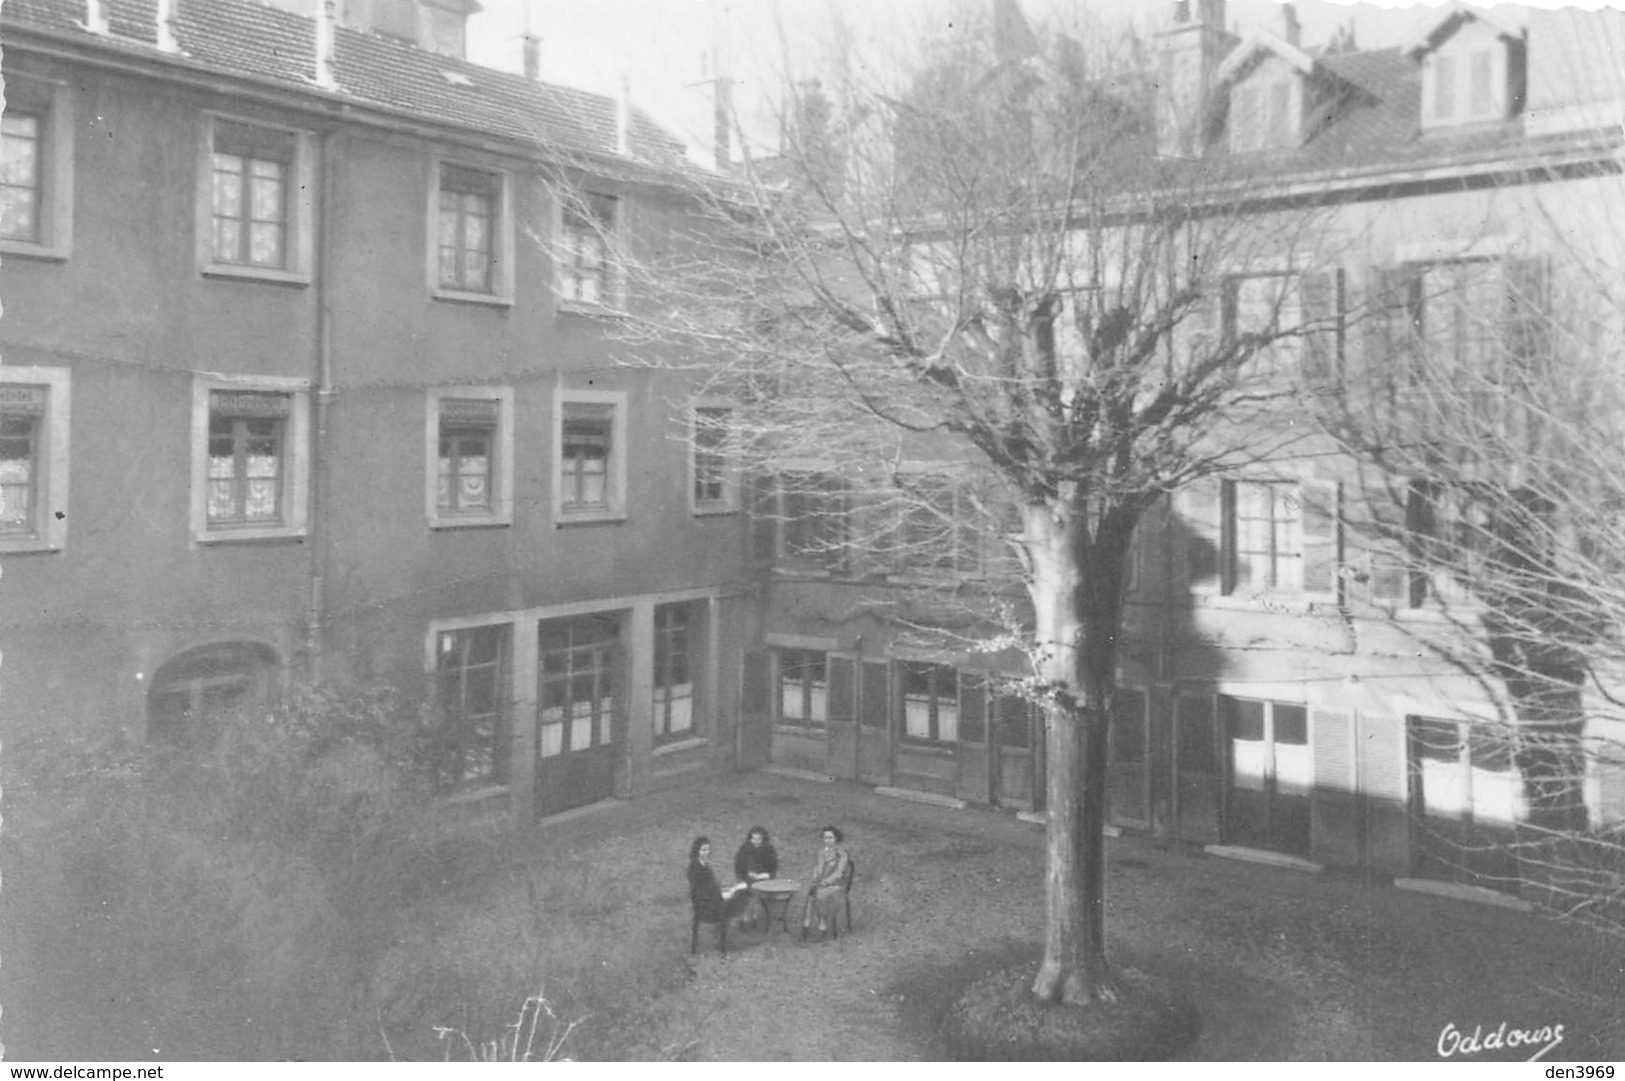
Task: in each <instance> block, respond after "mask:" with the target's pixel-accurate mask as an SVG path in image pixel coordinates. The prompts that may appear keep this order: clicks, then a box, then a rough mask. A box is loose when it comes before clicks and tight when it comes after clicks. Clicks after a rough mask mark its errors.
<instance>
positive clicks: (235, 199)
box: [212, 124, 294, 268]
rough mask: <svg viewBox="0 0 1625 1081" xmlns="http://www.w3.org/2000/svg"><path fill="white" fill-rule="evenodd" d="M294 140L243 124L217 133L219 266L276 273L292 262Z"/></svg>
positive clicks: (216, 257) (215, 210)
mask: <svg viewBox="0 0 1625 1081" xmlns="http://www.w3.org/2000/svg"><path fill="white" fill-rule="evenodd" d="M293 156H294V155H293V137H292V136H291V135H289V134H288V133H286V132H263V131H257V130H255V129H253V128H249V127H246V126H245V125H241V124H217V125H216V126H215V131H214V159H213V161H214V165H213V168H214V194H213V202H212V214H213V217H214V231H213V241H212V243H213V250H214V261H215V262H216V263H222V264H230V263H238V264H242V265H244V266H257V267H277V268H283V267H286V265H287V257H288V243H287V235H288V179H289V172H290V171H291V168H292V165H293Z"/></svg>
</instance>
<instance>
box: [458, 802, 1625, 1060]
mask: <svg viewBox="0 0 1625 1081" xmlns="http://www.w3.org/2000/svg"><path fill="white" fill-rule="evenodd" d="M826 822H832V823H835V824H837V825H839V826H840V827H841V828H842V829H843V830H844V831H845V833H846V837H847V847H848V849H849V850H850V851H851V852H852V853H853V855H854V857H855V858H856V860H857V862H858V872H859V873H858V881H857V885H856V888H855V890H854V895H853V917H854V921H855V929H854V932H853V933H852V934H851V935H850V936H848V935H846V934H843V935H842V936H841V938H840V939H839V940H838V941H833V942H809V943H806V944H803V943H802V942H801V941H800V940H799V937H798V936H796V935H793V934H792V935H788V936H787V935H785V934H783V933H782V932H780V931H779V930H777V929H774V930H772V931H770V932H768V933H765V934H763V933H755V934H752V933H749V932H745V933H736V934H734V935H731V936H730V955H729V956H728V957H727V958H723V957H722V956H720V955H719V954H718V953H717V950H716V939H715V930H714V928H710V927H703V928H702V929H701V952H700V955H699V956H698V957H695V958H690V956H689V954H688V932H689V906H688V898H687V890H686V884H685V881H684V878H683V868H684V861H685V858H686V854H687V849H688V844H689V842H690V841H691V840H692V838H693V837H694V836H695V835H696V834H698V833H705V834H707V835H709V836H710V837H711V838H712V839H713V842H714V844H715V849H716V852H717V854H718V857H719V858H718V863H719V864H721V865H723V866H729V865H731V860H732V853H733V851H734V849H735V848H736V847H737V845H738V844H739V842H740V841H741V840H742V839H743V838H744V836H745V832H746V830H747V829H748V828H749V827H750V826H751V825H752V824H756V823H759V824H761V825H764V826H766V827H767V828H768V830H769V831H770V832H771V833H772V834H773V837H774V840H775V842H776V844H777V846H778V849H779V852H780V857H781V864H782V870H783V873H786V874H789V875H793V876H797V877H801V878H805V877H806V874H807V869H808V868H809V867H810V865H811V864H812V861H813V859H814V856H815V854H816V849H817V844H818V841H817V837H818V830H819V828H820V827H821V826H822V825H823V824H824V823H826ZM1041 834H1042V831H1041V829H1040V828H1039V827H1037V826H1034V825H1031V824H1029V823H1025V822H1021V821H1018V820H1016V819H1014V818H1012V817H1010V816H1007V815H1003V814H999V813H995V812H990V811H980V810H966V811H951V810H943V809H939V808H936V807H931V806H925V805H918V804H911V803H906V802H902V801H899V800H895V799H889V798H886V797H882V796H877V795H875V794H874V793H872V792H869V791H867V790H864V789H861V788H858V787H855V786H850V785H840V784H815V783H811V782H806V781H801V780H798V779H793V778H785V777H778V776H774V775H770V774H762V773H756V774H747V775H742V776H740V777H737V778H730V779H728V780H726V781H724V782H721V783H716V784H713V785H711V786H710V787H709V788H706V789H691V790H684V791H675V792H668V793H661V794H657V795H654V796H651V797H647V798H645V799H642V800H639V801H637V802H634V803H629V804H623V805H616V806H613V807H611V808H609V809H606V810H602V811H593V812H590V813H588V814H586V815H584V816H582V817H579V818H576V819H573V820H570V821H566V822H560V823H555V824H549V825H546V826H544V827H541V828H539V829H535V830H530V831H526V832H525V833H524V834H522V835H521V836H520V838H519V840H518V841H517V850H516V851H514V852H512V853H510V854H507V855H504V856H503V857H502V859H501V860H500V861H499V862H500V864H501V867H502V873H500V874H489V873H486V874H480V875H479V876H477V877H476V878H475V879H473V880H471V881H470V883H469V885H470V886H471V887H475V888H474V889H473V890H472V892H471V893H469V895H468V896H467V897H466V899H465V900H464V901H463V902H460V904H461V906H462V911H461V914H460V915H459V916H457V917H456V918H455V919H460V920H462V921H465V922H466V923H467V926H468V928H470V929H472V928H477V927H479V926H482V925H484V924H486V923H488V922H489V920H490V916H489V912H490V911H491V908H492V906H493V904H496V905H497V906H498V907H500V905H501V903H502V902H500V900H499V899H500V898H501V897H504V896H506V897H508V898H509V901H508V902H507V903H510V904H511V903H513V900H514V899H515V898H518V897H519V896H520V895H521V893H523V895H524V896H525V897H526V898H527V899H528V897H529V896H532V895H534V896H535V897H536V902H537V904H536V907H537V918H536V919H535V921H534V925H535V927H536V928H537V931H536V934H537V935H538V936H539V937H538V938H537V940H536V942H535V943H534V944H535V945H536V947H537V951H536V953H535V956H536V958H537V959H538V960H539V963H540V965H541V967H542V968H543V969H544V970H545V973H546V975H547V977H548V980H549V986H550V987H551V988H554V989H556V990H557V992H558V994H559V995H560V996H561V1001H566V1000H567V1002H568V1008H569V1009H571V1010H574V1011H575V1012H576V1013H577V1014H578V1015H581V1016H583V1017H584V1020H583V1021H582V1024H581V1026H580V1027H579V1028H578V1029H577V1031H576V1032H575V1033H574V1034H573V1035H572V1037H571V1042H570V1044H569V1045H568V1046H567V1048H566V1053H569V1054H573V1055H574V1056H576V1057H581V1058H615V1057H640V1058H647V1057H657V1056H658V1057H681V1058H697V1059H711V1060H735V1059H791V1060H824V1059H882V1060H890V1059H921V1058H933V1057H941V1055H942V1053H943V1052H942V1050H941V1044H940V1042H939V1041H938V1040H936V1039H935V1033H934V1031H933V1025H934V1023H935V1017H936V1015H937V1011H938V1010H939V1009H940V1007H941V1005H942V998H943V995H944V993H945V990H946V989H948V988H950V987H951V984H950V983H949V982H948V981H945V980H944V979H943V975H942V974H943V973H944V972H945V971H947V970H950V969H951V970H953V971H955V972H957V973H958V974H960V975H965V974H969V973H973V972H975V971H977V970H979V969H981V968H986V967H991V966H993V965H995V964H998V963H1001V962H1003V961H1006V960H1008V959H1009V958H1010V957H1013V956H1021V955H1022V954H1023V953H1024V952H1031V951H1032V949H1033V947H1034V944H1035V943H1037V942H1038V941H1039V938H1040V935H1041V932H1042V927H1043V911H1042V897H1041V893H1040V887H1041V881H1042V870H1043V866H1042V859H1043V857H1042V849H1041V839H1042V837H1041ZM1108 860H1109V863H1110V866H1111V871H1110V875H1109V880H1108V890H1109V898H1108V906H1109V913H1108V923H1107V926H1108V933H1109V935H1110V938H1111V941H1112V943H1113V949H1114V951H1115V957H1116V959H1117V960H1119V961H1120V962H1122V963H1126V964H1131V965H1134V966H1135V967H1139V968H1142V969H1146V970H1151V971H1156V972H1159V973H1162V974H1166V975H1169V976H1172V977H1174V978H1175V979H1177V980H1179V981H1181V982H1182V983H1183V984H1184V985H1185V987H1186V988H1187V991H1188V993H1189V994H1190V995H1191V997H1192V998H1193V999H1194V1000H1195V1002H1196V1004H1197V1006H1198V1008H1199V1009H1200V1010H1201V1013H1202V1016H1203V1028H1202V1031H1201V1033H1200V1034H1199V1035H1198V1037H1197V1039H1196V1041H1195V1042H1194V1043H1193V1044H1192V1045H1191V1046H1190V1047H1189V1048H1187V1049H1186V1051H1185V1052H1183V1054H1182V1055H1181V1057H1183V1058H1189V1059H1205V1060H1215V1059H1218V1060H1223V1059H1282V1060H1315V1059H1332V1060H1349V1059H1401V1060H1431V1059H1436V1058H1437V1057H1438V1051H1437V1048H1438V1047H1439V1045H1440V1037H1441V1034H1443V1033H1444V1031H1445V1029H1446V1027H1447V1026H1454V1030H1455V1031H1456V1032H1458V1033H1460V1034H1462V1035H1463V1036H1466V1035H1470V1034H1471V1033H1472V1032H1473V1031H1474V1029H1475V1028H1478V1029H1479V1030H1480V1031H1481V1033H1482V1034H1483V1035H1488V1034H1489V1033H1490V1032H1493V1031H1495V1030H1496V1029H1497V1028H1498V1027H1499V1026H1501V1025H1502V1023H1503V1022H1504V1023H1505V1024H1506V1025H1507V1029H1508V1031H1510V1030H1511V1029H1514V1028H1517V1029H1525V1030H1534V1029H1538V1028H1540V1027H1542V1026H1546V1025H1553V1026H1555V1025H1558V1024H1561V1025H1562V1026H1563V1034H1564V1038H1563V1041H1562V1043H1561V1044H1559V1045H1558V1046H1557V1047H1556V1048H1554V1049H1553V1050H1552V1051H1551V1052H1550V1053H1549V1054H1548V1055H1546V1056H1545V1057H1546V1059H1547V1060H1562V1059H1576V1060H1591V1061H1596V1060H1609V1059H1619V1058H1621V1057H1622V1056H1625V1020H1622V1019H1621V1016H1620V1011H1619V1010H1618V1009H1617V1008H1616V1006H1615V1003H1616V1002H1618V1001H1620V999H1621V993H1622V991H1625V964H1622V958H1625V943H1620V942H1617V941H1610V940H1606V939H1599V938H1597V937H1596V936H1594V935H1592V934H1590V933H1588V932H1585V931H1583V930H1581V929H1578V928H1573V927H1566V926H1560V925H1556V924H1552V923H1549V922H1545V921H1542V920H1541V919H1539V918H1537V917H1533V916H1528V915H1524V914H1520V913H1517V912H1511V911H1506V910H1501V909H1495V908H1488V907H1484V906H1480V905H1473V904H1468V903H1465V902H1460V901H1455V900H1449V899H1444V898H1438V897H1431V896H1425V895H1419V894H1413V893H1407V892H1404V891H1399V890H1395V889H1393V888H1392V887H1390V886H1386V885H1382V884H1368V883H1366V882H1363V881H1361V880H1359V879H1357V878H1352V877H1342V876H1336V875H1306V874H1303V873H1300V872H1295V871H1290V870H1282V869H1277V868H1271V867H1262V866H1257V865H1252V864H1245V863H1238V862H1234V861H1229V860H1223V859H1217V858H1210V857H1204V856H1200V855H1193V854H1189V853H1184V852H1172V851H1163V850H1159V849H1158V848H1156V847H1154V846H1153V845H1152V844H1151V843H1150V842H1149V841H1148V840H1145V839H1139V838H1124V839H1121V840H1115V841H1111V842H1109V848H1108ZM525 882H530V883H533V885H529V886H522V884H523V883H525ZM452 918H453V917H451V916H448V919H452ZM454 922H455V920H454ZM792 927H794V921H792ZM459 940H461V939H459ZM1446 1043H1447V1046H1448V1045H1449V1043H1450V1038H1449V1037H1446ZM1528 1053H1529V1052H1528V1050H1527V1049H1524V1050H1523V1051H1521V1052H1511V1053H1509V1052H1506V1051H1501V1052H1494V1051H1480V1052H1478V1053H1476V1054H1464V1053H1461V1052H1460V1051H1459V1050H1458V1053H1457V1054H1456V1055H1455V1056H1454V1057H1455V1058H1457V1059H1467V1060H1471V1061H1487V1060H1495V1059H1521V1058H1526V1057H1528Z"/></svg>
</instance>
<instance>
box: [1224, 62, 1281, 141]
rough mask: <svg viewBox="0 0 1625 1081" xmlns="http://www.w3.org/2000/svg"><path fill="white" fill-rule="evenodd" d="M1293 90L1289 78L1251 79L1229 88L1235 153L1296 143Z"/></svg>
mask: <svg viewBox="0 0 1625 1081" xmlns="http://www.w3.org/2000/svg"><path fill="white" fill-rule="evenodd" d="M1293 90H1294V87H1293V84H1292V81H1291V80H1290V78H1288V79H1281V78H1276V79H1268V78H1265V79H1248V80H1246V81H1243V82H1240V83H1237V84H1236V85H1235V87H1234V88H1233V89H1232V90H1231V91H1230V150H1231V152H1232V153H1235V154H1246V153H1251V152H1252V151H1255V150H1278V149H1281V148H1283V147H1290V146H1293V145H1295V144H1296V141H1297V125H1296V124H1295V123H1294V118H1293V116H1292V102H1293V98H1294V96H1295V95H1294V93H1293Z"/></svg>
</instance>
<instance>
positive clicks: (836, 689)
mask: <svg viewBox="0 0 1625 1081" xmlns="http://www.w3.org/2000/svg"><path fill="white" fill-rule="evenodd" d="M827 663H828V669H827V670H828V673H829V675H828V679H829V684H828V694H827V697H826V698H825V707H824V708H825V714H824V723H825V725H826V733H827V737H828V740H829V742H828V743H827V744H826V750H825V755H826V757H825V760H824V770H825V772H827V773H828V774H829V775H830V776H831V777H838V778H840V779H842V780H855V779H856V778H857V776H858V709H857V704H858V688H857V663H858V662H857V660H856V659H855V658H853V657H842V656H839V655H837V654H833V653H832V654H830V655H829V660H828V662H827Z"/></svg>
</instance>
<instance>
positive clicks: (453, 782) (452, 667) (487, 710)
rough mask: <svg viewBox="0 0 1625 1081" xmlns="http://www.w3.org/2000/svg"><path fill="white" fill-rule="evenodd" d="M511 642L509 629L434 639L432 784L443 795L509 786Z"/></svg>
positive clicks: (479, 629) (447, 634)
mask: <svg viewBox="0 0 1625 1081" xmlns="http://www.w3.org/2000/svg"><path fill="white" fill-rule="evenodd" d="M509 638H510V628H509V627H508V625H507V624H498V625H496V626H490V627H469V628H465V629H462V630H455V631H441V632H440V633H439V635H437V636H436V641H435V657H436V665H435V678H436V682H437V684H438V686H437V688H436V689H437V697H438V701H439V706H440V733H439V740H438V746H437V748H436V754H435V783H436V786H437V787H438V788H440V789H442V790H449V789H455V788H462V787H466V786H470V785H477V784H506V783H508V750H509V745H510V742H511V740H510V736H509V727H508V724H509V708H508V707H509V702H508V687H509V675H508V672H509V668H508V663H509V662H508V656H509Z"/></svg>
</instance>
